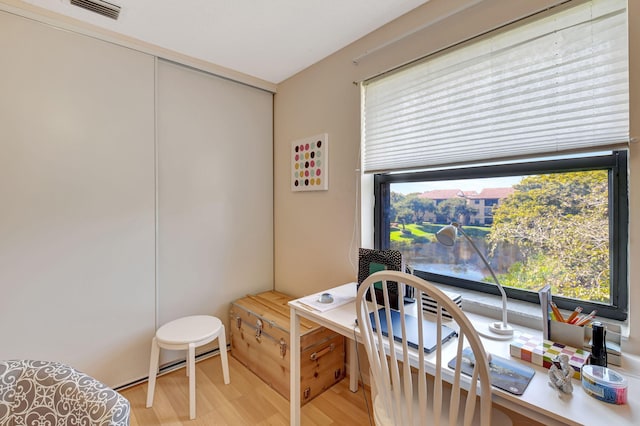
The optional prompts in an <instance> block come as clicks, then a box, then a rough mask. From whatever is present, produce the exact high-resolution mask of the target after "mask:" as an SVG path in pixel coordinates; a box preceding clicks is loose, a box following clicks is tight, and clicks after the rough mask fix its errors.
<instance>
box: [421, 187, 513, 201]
mask: <svg viewBox="0 0 640 426" xmlns="http://www.w3.org/2000/svg"><path fill="white" fill-rule="evenodd" d="M514 191H515V190H514V189H513V188H484V189H483V190H482V191H480V193H479V194H478V193H477V192H476V191H462V190H460V189H436V190H433V191H426V192H423V193H422V194H420V197H421V198H429V199H430V200H448V199H450V198H470V199H474V200H475V199H481V200H482V199H492V198H498V199H501V198H507V197H508V196H509V195H511V194H513V192H514Z"/></svg>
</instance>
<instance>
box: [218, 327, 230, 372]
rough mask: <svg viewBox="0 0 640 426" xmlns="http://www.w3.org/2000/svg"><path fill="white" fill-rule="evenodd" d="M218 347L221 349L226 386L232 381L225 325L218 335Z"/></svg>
mask: <svg viewBox="0 0 640 426" xmlns="http://www.w3.org/2000/svg"><path fill="white" fill-rule="evenodd" d="M218 345H219V349H220V361H221V362H222V376H223V377H224V384H225V385H228V384H229V383H230V382H231V380H230V379H229V361H228V359H227V337H226V335H225V330H224V325H222V329H221V330H220V334H219V335H218Z"/></svg>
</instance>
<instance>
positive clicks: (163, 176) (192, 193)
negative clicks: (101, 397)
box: [157, 61, 273, 358]
mask: <svg viewBox="0 0 640 426" xmlns="http://www.w3.org/2000/svg"><path fill="white" fill-rule="evenodd" d="M157 102H158V119H157V120H158V312H159V319H158V321H159V325H161V324H164V323H166V322H167V321H170V320H172V319H175V318H177V317H180V316H184V315H193V314H212V315H216V316H218V317H220V319H222V320H223V322H224V323H225V324H227V325H228V318H227V316H228V308H229V305H230V303H231V301H233V300H235V299H237V298H239V297H242V296H244V295H246V294H247V293H255V292H258V291H263V290H270V289H272V287H273V213H272V212H273V171H272V169H273V156H272V150H273V147H272V95H271V94H270V93H267V92H264V91H261V90H258V89H255V88H252V87H248V86H245V85H242V84H238V83H234V82H231V81H228V80H225V79H221V78H218V77H215V76H212V75H209V74H206V73H202V72H199V71H195V70H192V69H189V68H186V67H183V66H179V65H176V64H173V63H169V62H164V61H159V62H158V101H157ZM215 344H216V345H217V342H216V343H215ZM207 349H208V348H204V350H207ZM171 356H172V355H171V354H170V355H168V356H167V357H169V358H170V357H171Z"/></svg>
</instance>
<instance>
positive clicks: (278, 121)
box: [274, 0, 640, 352]
mask: <svg viewBox="0 0 640 426" xmlns="http://www.w3.org/2000/svg"><path fill="white" fill-rule="evenodd" d="M462 3H463V2H461V1H458V0H456V1H451V0H449V1H447V0H431V1H429V2H428V3H426V4H425V5H423V6H421V7H420V8H418V9H416V10H414V11H412V12H410V13H409V14H407V15H405V16H403V17H401V18H399V19H397V20H396V21H394V22H392V23H390V24H389V25H386V26H385V27H383V28H381V29H379V30H377V31H375V32H373V33H371V34H369V35H368V36H366V37H364V38H363V39H361V40H359V41H357V42H355V43H353V44H352V45H350V46H348V47H346V48H345V49H342V50H341V51H339V52H337V53H335V54H334V55H332V56H330V57H328V58H326V59H324V60H323V61H321V62H319V63H317V64H315V65H314V66H312V67H310V68H308V69H306V70H304V71H303V72H301V73H299V74H297V75H296V76H294V77H292V78H290V79H288V80H286V81H284V82H283V83H281V84H280V85H278V89H277V94H276V96H275V105H274V108H275V109H274V111H275V122H274V209H275V210H274V217H275V221H274V226H275V229H274V232H275V286H276V289H277V290H279V291H283V292H286V293H290V294H292V295H295V296H301V295H304V294H308V293H312V292H316V291H320V290H323V289H325V288H327V287H331V286H335V285H338V284H342V283H344V282H349V281H353V280H355V279H356V276H357V270H356V267H355V266H354V265H355V263H356V261H357V248H358V247H359V246H360V244H361V243H360V241H361V240H360V237H359V235H356V236H355V237H354V232H356V231H358V230H359V229H360V223H359V220H360V219H359V215H356V214H354V211H355V209H356V207H357V204H359V201H358V200H359V194H358V191H359V189H358V180H357V176H358V172H357V169H358V164H359V161H360V160H359V156H358V153H359V144H360V89H359V87H358V86H357V85H355V84H354V83H353V82H354V81H361V80H363V79H365V78H367V77H370V76H373V75H376V74H378V73H380V72H383V71H385V70H388V69H391V68H393V67H395V66H398V65H400V64H403V63H406V62H409V61H411V60H413V59H416V58H418V57H420V56H423V55H425V54H428V53H430V52H433V51H437V50H439V49H441V48H443V47H446V46H449V45H452V44H454V43H456V42H459V41H462V40H464V39H467V38H469V37H471V36H474V35H477V34H480V33H483V32H485V31H486V30H488V29H492V28H495V27H497V26H500V25H502V24H504V23H506V22H509V21H513V20H515V19H517V18H520V17H523V16H526V15H529V14H530V13H531V12H534V11H537V10H541V9H544V8H545V7H546V6H548V5H551V4H553V3H557V2H556V1H552V0H547V1H531V0H528V1H522V2H505V1H499V0H486V1H483V2H481V3H480V4H479V5H477V6H474V7H471V8H468V9H464V10H457V9H458V8H459V7H458V5H460V4H462ZM629 3H630V5H629V18H630V21H631V22H630V24H629V27H630V44H631V46H632V48H631V49H630V50H631V70H630V75H631V76H632V77H633V76H634V75H640V55H638V54H636V55H635V56H634V55H633V53H634V49H633V46H634V45H635V46H636V48H635V52H638V49H637V46H638V44H640V30H638V29H637V27H638V22H636V23H635V24H636V25H635V26H634V22H633V20H634V19H635V20H637V21H640V5H638V2H637V1H631V2H629ZM634 9H636V10H635V12H634ZM429 23H431V25H427V24H429ZM404 35H406V37H404V38H403V36H404ZM379 46H383V47H382V48H378V47H379ZM365 52H369V53H368V54H366V55H365V56H364V57H363V56H362V55H363V54H365ZM354 58H359V61H358V63H357V64H355V63H354V61H353V60H354ZM634 71H635V72H634ZM639 99H640V83H639V82H638V81H637V80H636V81H634V80H633V78H632V81H631V100H632V101H631V104H632V105H631V106H632V123H631V125H632V126H631V128H632V135H636V137H638V134H639V133H640V112H639V110H640V104H639V103H640V101H639ZM322 132H327V133H328V134H329V160H330V163H329V176H330V180H329V190H328V191H326V192H308V193H300V192H297V193H294V192H291V191H290V189H289V149H290V144H291V142H292V141H294V140H296V139H299V138H302V137H306V136H311V135H315V134H318V133H322ZM639 157H640V154H638V152H637V150H635V149H632V151H631V250H630V256H631V258H633V257H634V254H635V253H637V252H638V251H640V243H639V242H638V238H639V236H640V235H639V233H640V230H639V229H638V226H637V222H638V219H639V218H640V213H639V211H640V205H639V204H638V201H636V199H637V198H638V197H634V193H633V192H634V189H635V188H638V187H639V186H640V177H638V175H637V174H635V173H633V171H634V170H640V158H639ZM365 184H368V183H367V182H365ZM369 191H370V188H364V187H363V193H364V194H367V193H370V192H369ZM363 210H364V212H365V213H367V212H369V211H370V205H369V204H367V205H366V207H364V208H363ZM365 220H367V219H365ZM363 229H365V230H370V229H371V226H370V225H369V224H366V225H363ZM362 237H363V238H362V241H363V243H362V244H363V245H367V243H366V241H370V238H371V236H370V235H366V234H363V236H362ZM631 268H632V269H631V271H630V274H631V279H630V283H631V284H630V286H631V306H633V305H634V303H633V302H635V304H636V305H637V304H638V302H640V295H639V294H638V292H637V291H636V292H634V291H633V289H634V287H637V285H638V278H637V277H638V273H640V271H638V268H639V266H637V265H634V264H633V263H631ZM631 320H632V322H633V321H635V323H638V324H637V325H635V324H634V323H632V327H631V337H630V341H629V343H630V344H632V345H635V346H636V348H635V352H637V351H638V345H637V344H636V342H637V341H638V340H640V319H638V315H636V316H635V317H634V316H633V315H631ZM634 325H635V327H634Z"/></svg>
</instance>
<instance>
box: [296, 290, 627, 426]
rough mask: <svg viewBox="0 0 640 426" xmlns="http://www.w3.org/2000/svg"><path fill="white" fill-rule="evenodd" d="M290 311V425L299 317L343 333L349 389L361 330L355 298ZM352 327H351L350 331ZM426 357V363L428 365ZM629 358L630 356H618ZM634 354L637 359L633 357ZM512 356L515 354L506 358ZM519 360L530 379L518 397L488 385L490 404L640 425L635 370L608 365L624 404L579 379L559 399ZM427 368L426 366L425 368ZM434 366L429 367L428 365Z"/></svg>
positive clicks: (550, 418)
mask: <svg viewBox="0 0 640 426" xmlns="http://www.w3.org/2000/svg"><path fill="white" fill-rule="evenodd" d="M327 291H328V292H330V293H332V294H334V295H342V296H347V297H353V298H355V295H356V283H349V284H344V285H342V286H339V287H335V288H333V289H330V290H327ZM289 307H290V309H291V351H290V354H291V395H290V404H291V406H290V412H291V425H294V426H299V425H300V317H304V318H308V319H310V320H312V321H314V322H316V323H318V324H320V325H322V326H324V327H327V328H329V329H331V330H333V331H335V332H337V333H340V334H342V335H343V336H345V337H347V338H348V339H349V342H350V346H349V354H350V356H349V367H350V389H351V390H352V391H354V392H355V391H357V389H358V373H357V360H356V358H355V356H356V351H355V345H356V340H355V339H360V332H359V330H358V328H357V326H356V325H355V318H356V309H355V302H349V303H346V304H344V305H342V306H338V307H336V308H335V309H332V310H329V311H326V312H319V311H315V310H313V309H310V308H309V307H308V306H306V305H303V304H301V303H300V299H296V300H292V301H291V302H289ZM467 316H468V317H469V318H470V319H471V321H472V322H474V321H483V322H486V320H487V318H484V317H481V316H479V315H475V314H471V313H467ZM514 328H515V329H516V335H518V334H519V333H527V334H531V335H536V334H538V335H539V334H541V332H540V331H539V330H532V329H529V328H526V327H519V326H514ZM354 330H355V331H354ZM482 342H483V344H484V346H485V349H486V350H487V351H488V352H490V353H492V354H495V355H499V356H502V357H504V358H511V357H510V354H509V342H510V341H506V342H505V341H496V340H490V339H485V338H483V339H482ZM454 346H455V345H453V344H445V347H447V348H453V349H451V354H448V352H446V351H443V359H446V360H449V359H451V358H453V357H454V356H455V348H454ZM431 358H433V357H430V358H429V359H427V361H426V362H427V363H430V362H431V363H433V360H431ZM625 358H631V357H630V356H629V355H623V362H624V359H625ZM633 358H637V357H633ZM511 359H517V358H511ZM522 363H523V364H525V365H527V366H529V367H532V368H534V369H535V370H536V374H535V375H534V377H533V379H532V380H531V383H529V386H528V387H527V389H526V390H525V392H524V394H523V395H522V396H516V395H513V394H511V393H509V392H506V391H503V390H500V389H497V388H493V402H494V403H495V404H497V405H500V406H503V407H505V408H508V409H510V410H513V411H515V412H518V413H520V414H522V415H524V416H526V417H529V418H531V419H534V420H536V421H539V422H541V423H543V424H546V425H563V424H569V425H598V426H602V425H605V426H614V425H615V426H619V425H639V424H640V398H638V397H637V396H636V395H637V392H639V391H640V378H638V376H637V374H633V373H630V372H628V371H625V370H624V369H621V368H618V367H613V368H615V369H616V370H617V371H619V372H620V373H621V374H623V375H624V376H625V377H626V378H627V380H628V383H629V387H628V403H627V404H625V405H614V404H607V403H605V402H601V401H598V400H597V399H595V398H593V397H591V396H589V395H587V394H586V393H585V392H584V390H583V389H582V384H581V383H580V381H578V380H575V379H574V380H573V394H572V395H571V396H569V397H565V398H564V399H560V398H559V397H558V396H557V394H556V392H555V390H553V389H551V388H550V387H549V385H548V384H547V382H548V380H547V378H548V376H547V373H548V370H547V369H545V368H543V367H539V366H536V365H534V364H531V363H528V362H525V361H522ZM428 367H429V366H428ZM430 367H433V366H430Z"/></svg>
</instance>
